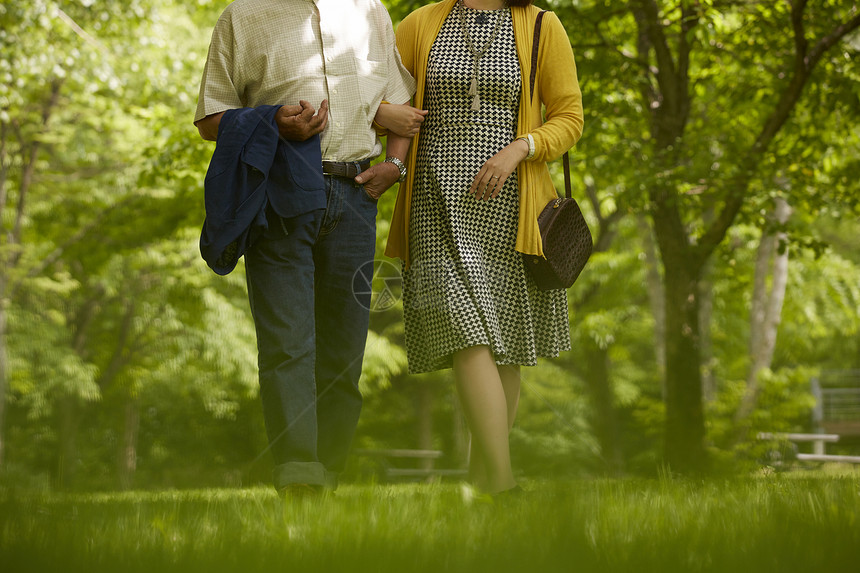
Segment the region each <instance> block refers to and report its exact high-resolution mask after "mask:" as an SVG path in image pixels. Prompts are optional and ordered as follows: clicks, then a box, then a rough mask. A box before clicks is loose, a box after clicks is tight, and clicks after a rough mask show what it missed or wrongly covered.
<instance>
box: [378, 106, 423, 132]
mask: <svg viewBox="0 0 860 573" xmlns="http://www.w3.org/2000/svg"><path fill="white" fill-rule="evenodd" d="M426 116H427V110H426V109H418V108H417V107H412V106H411V105H408V104H393V103H383V104H380V105H379V109H378V110H376V117H375V118H374V121H376V123H378V124H379V125H381V126H382V127H384V128H385V129H387V130H389V131H392V132H394V133H396V134H397V135H399V136H401V137H414V136H416V135H417V134H418V130H419V129H421V124H422V123H424V118H425V117H426Z"/></svg>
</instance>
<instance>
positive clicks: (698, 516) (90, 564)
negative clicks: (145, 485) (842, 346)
mask: <svg viewBox="0 0 860 573" xmlns="http://www.w3.org/2000/svg"><path fill="white" fill-rule="evenodd" d="M525 485H526V486H527V489H528V490H529V491H528V493H527V494H526V495H525V496H523V497H521V498H518V499H513V500H509V501H507V502H505V503H492V502H489V501H487V500H485V499H483V498H480V497H475V496H473V495H472V494H470V493H469V492H468V491H467V490H464V489H463V488H462V487H461V486H459V485H456V484H437V485H347V486H343V487H341V488H340V489H339V490H338V491H337V494H336V495H335V496H330V497H326V498H323V499H315V500H308V501H300V502H295V501H293V502H287V503H284V502H282V501H281V500H280V499H279V498H278V497H277V496H276V495H275V494H274V492H273V491H271V490H269V489H268V488H254V489H242V490H226V489H225V490H199V491H167V492H145V493H143V492H133V493H122V494H89V495H71V494H66V495H62V494H33V493H29V494H24V495H16V494H14V493H13V492H11V491H9V490H6V491H4V492H2V493H0V496H2V499H0V570H2V571H4V572H16V573H17V572H29V571H39V572H42V571H46V572H47V571H117V572H127V571H128V572H134V571H147V572H156V573H161V572H165V571H183V572H196V571H201V572H202V571H207V572H214V571H239V572H244V571H326V572H328V571H361V572H364V571H404V572H405V571H428V572H430V571H433V572H436V571H600V572H603V571H720V572H722V571H725V572H730V573H736V572H739V571H760V572H770V571H810V572H812V571H816V572H817V571H827V572H839V571H846V572H854V571H858V570H860V569H858V568H860V474H858V473H857V472H854V473H846V474H844V475H824V474H815V475H811V474H809V473H802V472H798V473H789V474H776V475H770V476H762V477H755V478H746V479H735V480H719V481H717V480H672V479H663V480H650V481H649V480H596V481H574V482H561V481H553V482H527V483H526V484H525Z"/></svg>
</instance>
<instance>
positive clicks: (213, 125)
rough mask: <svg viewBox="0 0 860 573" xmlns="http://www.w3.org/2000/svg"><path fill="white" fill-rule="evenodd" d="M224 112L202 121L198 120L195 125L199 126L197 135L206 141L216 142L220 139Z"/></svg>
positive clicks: (209, 116)
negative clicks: (219, 132) (219, 131)
mask: <svg viewBox="0 0 860 573" xmlns="http://www.w3.org/2000/svg"><path fill="white" fill-rule="evenodd" d="M223 115H224V112H223V111H222V112H221V113H213V114H212V115H207V116H206V117H204V118H203V119H201V120H198V121H197V122H196V123H195V124H194V125H196V126H197V133H199V134H200V137H202V138H203V139H205V140H206V141H215V140H216V139H218V126H219V125H221V117H222V116H223Z"/></svg>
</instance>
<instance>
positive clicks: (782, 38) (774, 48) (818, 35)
mask: <svg viewBox="0 0 860 573" xmlns="http://www.w3.org/2000/svg"><path fill="white" fill-rule="evenodd" d="M559 11H560V12H561V13H562V14H563V13H564V9H561V10H559ZM568 14H569V15H570V16H572V17H570V16H568V18H567V21H568V22H570V25H569V26H568V30H569V32H571V31H574V30H575V31H576V33H575V34H574V42H573V43H574V47H575V48H576V47H577V46H581V47H582V52H580V59H579V62H580V67H581V72H580V75H581V77H582V78H583V81H584V82H585V83H586V84H587V85H589V84H590V87H591V90H592V91H589V90H588V89H586V94H587V95H593V97H594V98H595V99H597V100H598V103H597V106H598V112H599V113H600V114H601V119H600V123H601V124H602V126H603V127H615V126H613V125H612V124H613V123H614V124H620V125H623V126H624V127H625V128H626V133H627V134H628V135H630V136H632V137H630V139H631V141H630V142H629V143H628V144H627V145H624V146H623V148H624V149H623V150H624V152H626V154H627V157H628V158H629V159H628V163H633V165H634V167H633V169H632V170H625V173H622V177H623V182H622V183H621V184H624V185H627V186H628V188H629V189H630V192H629V193H628V195H627V197H626V199H627V200H628V201H630V203H631V204H633V205H634V206H637V207H639V208H642V209H643V210H644V211H646V212H647V213H648V216H649V218H650V221H651V224H652V228H653V232H654V235H655V237H656V242H657V245H658V248H659V253H660V257H661V262H662V271H663V288H664V304H665V353H666V374H665V378H666V383H665V388H666V423H665V436H664V439H665V460H666V462H667V463H668V464H669V465H670V466H671V467H672V468H673V469H674V470H678V471H682V472H685V471H690V472H694V471H700V470H702V469H704V468H706V466H707V456H706V450H705V441H704V438H705V423H704V422H705V420H704V411H703V401H702V373H701V336H700V333H701V328H702V326H703V325H701V324H700V311H701V308H700V305H701V302H700V301H701V293H700V290H699V285H700V282H701V280H702V278H703V273H704V272H706V269H707V265H708V262H709V261H710V260H711V259H712V257H713V255H714V253H715V252H716V250H717V248H718V247H719V246H720V244H721V243H722V241H723V239H724V238H725V237H726V234H727V232H728V230H729V229H730V228H731V227H732V225H733V224H734V223H735V222H737V221H738V220H739V218H740V217H741V216H742V215H743V213H744V208H745V207H747V208H748V207H750V206H751V205H755V204H756V203H758V202H759V201H760V200H761V199H760V198H761V197H762V196H766V191H765V190H764V187H763V184H762V181H763V180H767V179H768V178H769V177H770V176H771V175H772V174H773V173H774V172H775V171H776V172H778V171H779V170H780V169H788V168H789V167H790V165H791V159H790V155H787V154H786V153H785V152H786V150H785V149H784V148H783V145H784V144H785V141H784V140H782V139H781V136H783V137H784V136H785V135H786V132H787V131H789V130H788V129H786V126H787V125H789V124H790V122H791V121H792V118H793V116H794V120H795V121H798V122H803V123H804V124H807V122H811V121H815V120H810V119H809V118H808V117H801V118H797V117H796V115H797V114H796V110H797V108H798V107H799V104H800V103H801V102H802V100H803V97H804V95H805V93H806V92H807V91H808V86H809V85H810V84H820V83H825V82H830V81H833V79H832V78H833V77H835V76H838V75H839V74H846V73H847V74H849V75H850V74H852V73H856V69H854V68H853V66H852V64H850V63H846V62H850V60H847V59H846V57H845V54H848V53H849V52H850V51H852V50H856V48H852V47H851V46H850V45H847V44H845V43H844V41H845V39H846V37H847V36H848V35H849V34H851V33H852V32H853V31H855V30H856V29H857V28H858V26H860V15H858V13H857V8H856V4H855V3H854V2H845V1H842V2H839V1H831V2H825V3H821V4H817V5H815V6H809V5H808V3H807V2H806V1H804V0H795V1H792V2H774V3H764V4H762V3H746V2H718V1H713V2H693V1H681V2H677V1H676V2H658V1H656V0H635V1H631V2H628V3H626V4H624V5H623V6H611V7H610V6H609V5H608V4H607V3H603V2H587V3H578V4H576V5H575V6H574V7H573V9H572V11H571V12H569V13H568ZM586 26H588V27H586ZM582 55H585V59H583V58H582ZM589 57H594V58H595V62H589V61H588V58H589ZM623 79H627V80H628V82H629V83H628V85H627V86H621V85H619V84H620V82H622V81H623ZM612 88H617V89H612ZM607 89H609V90H610V91H607ZM598 90H603V93H601V92H600V91H598ZM610 97H611V98H612V99H611V100H609V101H606V99H607V98H610ZM600 100H603V101H600ZM588 101H589V100H588V98H587V99H586V102H588ZM592 101H593V100H592ZM592 105H594V103H592ZM849 105H850V100H847V99H838V100H835V101H832V102H831V103H830V108H831V109H834V108H835V109H842V110H847V109H848V108H849ZM740 111H742V112H743V113H739V112H740ZM825 111H829V110H822V113H824V112H825ZM613 112H614V113H613ZM619 112H621V114H622V115H621V117H614V116H615V115H617V114H618V113H619ZM805 113H806V114H808V112H807V111H805ZM816 119H817V120H818V121H821V119H822V118H821V117H818V118H816ZM586 129H588V127H587V128H586ZM797 139H799V140H803V139H804V138H803V137H799V138H797ZM615 153H616V154H617V153H618V152H617V151H615ZM630 159H634V161H632V162H631V161H630ZM817 159H818V160H819V161H820V158H817ZM811 160H813V161H814V160H816V158H811ZM613 167H616V168H617V167H618V165H613ZM831 197H832V196H831ZM806 202H807V204H808V200H807V201H806ZM708 213H712V214H713V215H712V216H708V215H707V214H708Z"/></svg>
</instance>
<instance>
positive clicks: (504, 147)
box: [386, 0, 583, 494]
mask: <svg viewBox="0 0 860 573" xmlns="http://www.w3.org/2000/svg"><path fill="white" fill-rule="evenodd" d="M538 12H540V10H539V9H538V8H536V7H534V6H531V1H530V0H526V1H522V0H509V1H508V2H504V1H503V0H443V1H441V2H438V3H436V4H431V5H428V6H424V7H422V8H419V9H418V10H416V11H415V12H413V13H412V14H410V15H409V16H407V17H406V18H405V19H404V20H403V22H401V24H400V26H399V27H398V29H397V33H396V34H397V47H398V50H399V51H400V54H401V57H402V59H403V63H404V65H405V67H406V69H407V70H409V72H410V73H411V74H412V76H413V77H415V78H416V79H417V81H418V91H417V94H416V96H415V101H414V104H415V107H416V108H419V109H427V110H428V111H429V113H428V114H427V116H426V119H425V120H424V123H423V125H422V126H421V129H420V132H419V134H418V135H417V136H416V137H415V138H414V139H413V141H412V147H411V149H410V152H409V158H408V173H407V176H406V180H405V181H404V183H403V184H402V185H401V187H400V191H399V194H398V197H397V203H396V206H395V210H394V215H393V218H392V223H391V231H390V234H389V239H388V245H387V248H386V254H387V255H389V256H395V257H399V258H401V259H402V260H403V261H404V269H405V270H404V315H405V320H406V348H407V353H408V357H409V369H410V372H413V373H418V372H428V371H433V370H439V369H442V368H448V367H453V369H454V378H455V381H456V385H457V391H458V394H459V396H460V400H461V402H462V404H463V408H464V412H465V415H466V420H467V422H468V424H469V429H470V430H471V433H472V450H471V462H470V468H469V469H470V472H469V473H470V477H471V479H472V481H473V482H474V483H475V484H476V485H478V486H479V487H480V488H482V489H483V490H484V491H486V492H487V493H490V494H497V493H502V492H514V491H518V490H519V487H518V486H517V484H516V481H515V479H514V476H513V472H512V469H511V461H510V449H509V444H508V433H509V431H510V429H511V426H512V425H513V421H514V417H515V415H516V410H517V402H518V399H519V392H520V366H521V365H534V364H535V363H536V359H537V357H538V356H558V354H559V352H560V351H562V350H568V349H569V348H570V334H569V325H568V312H567V298H566V294H565V292H564V290H555V291H539V290H537V288H536V287H535V284H534V282H533V281H532V279H531V278H530V277H529V276H528V274H527V273H526V271H525V269H524V265H523V260H522V255H521V254H520V253H526V254H539V255H542V254H543V252H542V249H541V241H540V235H539V229H538V225H537V216H538V214H539V213H540V211H541V209H542V208H543V207H544V206H545V205H546V203H547V202H548V201H549V200H551V199H553V198H555V197H556V196H557V195H556V192H555V189H554V187H553V184H552V181H551V179H550V175H549V171H548V169H547V166H546V161H547V160H549V159H554V158H556V157H558V156H559V155H561V154H562V153H564V152H565V151H567V150H568V149H569V148H570V147H572V146H573V145H574V144H575V143H576V141H577V140H578V139H579V137H580V135H581V133H582V125H583V121H582V97H581V94H580V90H579V84H578V82H577V78H576V65H575V63H574V59H573V52H572V50H571V47H570V42H569V40H568V37H567V34H566V32H565V30H564V28H563V27H562V25H561V23H560V21H559V20H558V18H557V17H556V16H555V15H554V14H552V13H547V14H545V17H544V18H543V23H542V32H541V34H540V51H539V56H538V62H537V70H536V78H535V90H534V97H533V98H532V97H530V96H529V93H528V92H529V74H530V73H531V71H532V70H531V53H532V40H533V36H534V24H535V20H536V18H537V14H538ZM541 104H544V105H545V106H546V121H545V122H544V121H543V120H542V117H541ZM395 137H396V136H395ZM514 174H515V176H512V175H514Z"/></svg>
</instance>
